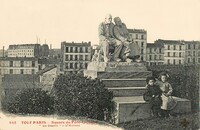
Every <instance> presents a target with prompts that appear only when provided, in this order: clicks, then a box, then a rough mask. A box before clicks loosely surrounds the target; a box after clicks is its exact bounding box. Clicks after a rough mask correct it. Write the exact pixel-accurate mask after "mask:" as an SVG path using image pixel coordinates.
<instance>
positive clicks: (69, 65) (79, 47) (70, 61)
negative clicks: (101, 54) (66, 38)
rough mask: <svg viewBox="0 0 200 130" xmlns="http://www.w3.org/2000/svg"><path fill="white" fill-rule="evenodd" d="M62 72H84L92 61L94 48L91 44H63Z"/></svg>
mask: <svg viewBox="0 0 200 130" xmlns="http://www.w3.org/2000/svg"><path fill="white" fill-rule="evenodd" d="M61 52H62V55H63V56H62V57H63V61H62V65H61V67H62V71H63V72H64V73H66V72H73V71H76V72H82V71H83V70H84V69H86V68H87V65H88V62H90V61H91V54H92V47H91V42H82V43H74V42H71V43H70V42H62V43H61Z"/></svg>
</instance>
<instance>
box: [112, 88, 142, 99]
mask: <svg viewBox="0 0 200 130" xmlns="http://www.w3.org/2000/svg"><path fill="white" fill-rule="evenodd" d="M108 90H110V91H112V92H113V95H114V97H128V96H142V95H143V94H144V92H145V90H146V88H145V87H108Z"/></svg>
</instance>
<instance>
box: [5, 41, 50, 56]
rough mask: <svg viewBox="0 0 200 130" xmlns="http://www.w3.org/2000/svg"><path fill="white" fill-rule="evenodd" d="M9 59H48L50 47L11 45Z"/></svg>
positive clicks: (45, 45)
mask: <svg viewBox="0 0 200 130" xmlns="http://www.w3.org/2000/svg"><path fill="white" fill-rule="evenodd" d="M7 51H8V57H45V56H46V57H47V56H48V54H49V47H48V45H47V44H44V45H40V44H18V45H9V48H8V50H7Z"/></svg>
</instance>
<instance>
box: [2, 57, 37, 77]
mask: <svg viewBox="0 0 200 130" xmlns="http://www.w3.org/2000/svg"><path fill="white" fill-rule="evenodd" d="M36 72H38V59H37V58H23V57H17V58H16V57H4V58H0V75H4V74H36Z"/></svg>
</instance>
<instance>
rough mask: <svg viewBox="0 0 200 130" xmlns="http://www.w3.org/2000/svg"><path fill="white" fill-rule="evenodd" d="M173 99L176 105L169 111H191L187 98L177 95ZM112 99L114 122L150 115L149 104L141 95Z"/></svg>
mask: <svg viewBox="0 0 200 130" xmlns="http://www.w3.org/2000/svg"><path fill="white" fill-rule="evenodd" d="M174 100H176V101H177V105H176V107H175V108H174V109H173V110H172V111H171V113H187V112H190V111H191V102H190V101H189V100H187V99H182V98H178V97H174ZM113 101H114V102H115V106H116V111H115V112H114V113H113V114H114V123H115V124H118V123H123V122H128V121H133V120H138V119H145V118H149V117H151V106H150V104H149V103H147V102H145V101H144V100H143V97H142V96H133V97H114V99H113Z"/></svg>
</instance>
